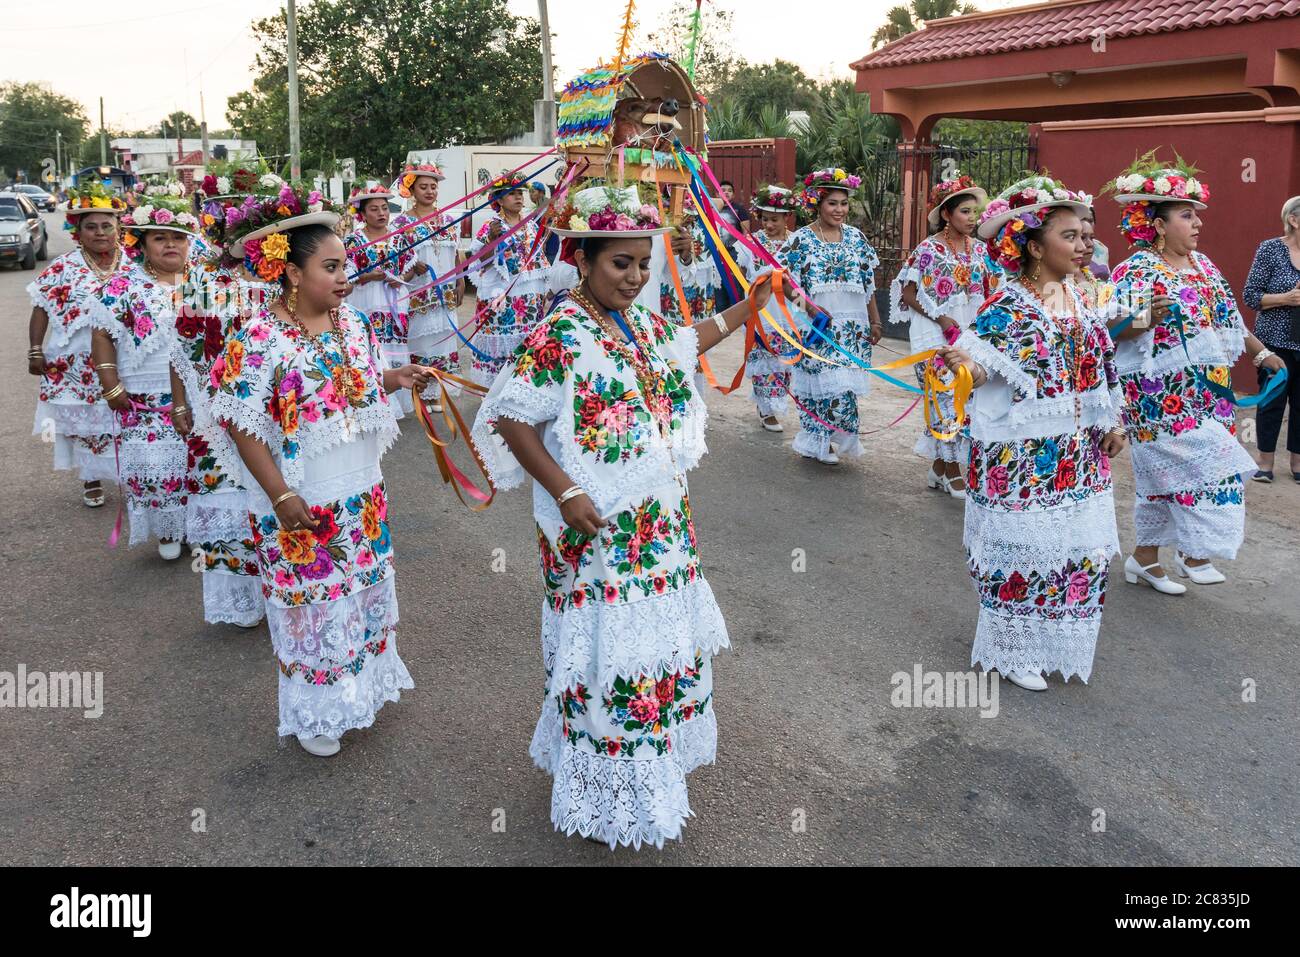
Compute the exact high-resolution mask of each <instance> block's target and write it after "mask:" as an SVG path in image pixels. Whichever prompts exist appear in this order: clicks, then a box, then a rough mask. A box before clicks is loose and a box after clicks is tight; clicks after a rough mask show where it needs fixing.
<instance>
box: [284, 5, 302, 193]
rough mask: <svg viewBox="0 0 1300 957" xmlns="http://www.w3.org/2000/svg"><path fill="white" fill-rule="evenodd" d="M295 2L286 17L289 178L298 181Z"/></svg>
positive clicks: (287, 7) (298, 132)
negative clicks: (287, 41)
mask: <svg viewBox="0 0 1300 957" xmlns="http://www.w3.org/2000/svg"><path fill="white" fill-rule="evenodd" d="M293 2H294V0H288V2H287V4H286V9H285V19H286V21H287V25H288V28H289V30H288V33H289V36H288V40H289V180H290V182H294V183H296V182H298V181H299V180H301V179H302V155H301V148H302V142H301V139H300V136H301V132H300V129H299V126H298V15H297V11H296V10H294V6H293Z"/></svg>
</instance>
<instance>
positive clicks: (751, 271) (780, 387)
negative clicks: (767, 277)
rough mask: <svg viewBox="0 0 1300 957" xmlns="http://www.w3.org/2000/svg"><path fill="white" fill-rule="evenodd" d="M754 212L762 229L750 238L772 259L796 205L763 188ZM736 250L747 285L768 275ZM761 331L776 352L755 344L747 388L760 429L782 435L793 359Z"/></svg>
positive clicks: (776, 337)
mask: <svg viewBox="0 0 1300 957" xmlns="http://www.w3.org/2000/svg"><path fill="white" fill-rule="evenodd" d="M754 209H756V210H758V221H759V225H760V226H762V228H761V229H760V230H759V231H758V232H756V233H750V234H749V238H750V240H751V241H753V242H755V243H757V244H758V245H759V246H761V247H762V248H763V249H764V250H766V251H767V254H768V255H769V256H772V257H773V258H775V257H776V256H778V255H779V254H780V252H781V249H782V247H783V246H785V244H786V241H787V240H788V239H789V238H790V217H791V216H792V215H794V214H795V213H797V212H798V209H799V201H798V200H797V199H796V198H795V195H794V193H792V192H791V191H790V190H788V189H786V188H785V187H784V186H768V185H763V186H760V187H759V188H758V189H757V190H756V191H755V193H754ZM737 248H738V249H739V252H738V254H737V256H736V265H738V266H739V267H740V268H741V269H743V270H745V276H746V278H747V279H749V281H750V282H753V281H754V279H755V278H756V277H758V276H759V275H761V274H762V273H765V272H771V270H772V267H771V265H769V264H768V263H767V261H766V260H763V259H760V258H759V257H757V256H756V255H755V254H754V253H753V252H751V251H750V248H749V247H748V246H741V245H739V244H737ZM761 328H762V329H763V331H764V334H765V335H766V337H767V341H768V344H769V345H771V346H772V349H774V350H775V352H773V351H772V350H770V349H768V348H767V346H764V345H763V342H762V340H759V341H758V342H756V343H755V344H754V348H753V349H751V350H750V352H749V356H748V357H747V359H746V365H748V367H749V382H750V388H751V389H752V390H753V396H754V405H756V406H757V407H758V417H759V419H761V420H762V422H763V428H764V429H766V430H767V431H768V432H784V431H785V427H784V426H782V425H781V420H780V419H779V418H777V416H780V415H783V414H784V413H785V410H786V406H787V405H788V404H789V402H788V399H789V396H790V370H791V368H792V365H793V363H791V362H789V361H785V360H788V359H791V358H793V355H794V350H793V349H792V347H791V346H790V345H789V343H788V342H787V341H786V340H785V339H784V338H783V337H782V336H781V335H780V334H778V333H777V332H774V331H773V330H772V328H771V327H770V326H762V327H761Z"/></svg>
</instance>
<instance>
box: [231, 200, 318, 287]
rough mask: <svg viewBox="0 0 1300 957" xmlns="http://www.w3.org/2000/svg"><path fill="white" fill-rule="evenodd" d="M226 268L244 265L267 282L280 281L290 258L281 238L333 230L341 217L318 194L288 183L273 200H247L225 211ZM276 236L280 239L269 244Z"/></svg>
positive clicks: (284, 239)
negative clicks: (303, 230) (302, 230)
mask: <svg viewBox="0 0 1300 957" xmlns="http://www.w3.org/2000/svg"><path fill="white" fill-rule="evenodd" d="M225 215H226V230H225V238H226V257H225V263H226V265H228V266H229V265H234V264H235V263H239V262H242V263H243V264H244V266H245V267H246V268H247V269H248V271H249V272H250V273H252V274H253V275H255V276H257V277H258V278H259V279H261V280H263V281H264V282H270V281H272V280H273V279H279V278H280V274H281V273H283V272H284V263H285V261H286V257H287V255H288V239H287V238H286V237H284V236H280V234H282V233H285V232H287V231H288V230H290V229H297V228H298V227H300V226H314V225H321V226H328V227H330V228H333V227H334V226H335V225H336V224H337V223H338V221H339V214H338V212H337V211H336V210H334V209H333V208H332V207H331V206H330V205H329V203H328V202H327V201H326V200H325V198H324V197H323V196H321V194H320V192H319V191H317V190H314V189H313V190H308V189H306V188H305V187H303V186H301V185H299V186H298V187H296V188H295V187H293V186H290V185H289V184H288V183H286V184H285V185H284V186H282V187H281V188H280V192H279V193H277V194H276V195H274V196H245V197H244V200H243V202H242V203H240V204H239V205H237V206H231V207H230V208H229V209H227V210H226V213H225ZM273 236H279V239H277V240H275V241H273V242H271V243H270V244H269V246H268V243H267V240H269V239H270V238H271V237H273Z"/></svg>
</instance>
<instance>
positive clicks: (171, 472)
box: [91, 263, 187, 545]
mask: <svg viewBox="0 0 1300 957" xmlns="http://www.w3.org/2000/svg"><path fill="white" fill-rule="evenodd" d="M182 294H183V287H182V288H181V289H178V288H176V287H174V286H166V285H163V284H162V283H159V282H157V281H156V280H155V279H154V278H153V277H152V276H150V275H149V274H148V273H147V272H145V270H144V268H143V267H142V266H140V265H139V264H138V263H132V264H130V265H128V266H126V267H124V268H123V269H120V270H119V271H118V272H116V273H114V274H113V275H112V276H110V277H109V279H108V280H107V281H106V282H105V283H104V285H103V286H101V287H100V290H99V299H98V301H96V302H95V303H94V304H93V305H92V307H91V313H92V315H91V323H92V324H93V326H94V327H95V328H96V329H102V330H104V331H105V332H107V333H108V334H109V335H110V336H111V337H112V338H113V342H114V343H115V344H116V346H117V374H118V379H119V381H120V382H121V383H122V385H123V386H124V387H125V389H126V391H127V394H128V395H129V396H130V399H131V402H132V407H131V408H130V409H126V410H123V411H120V412H118V413H116V418H117V434H116V436H115V439H114V441H115V442H116V444H117V461H118V466H119V469H118V473H119V478H118V484H119V485H121V487H122V492H123V495H124V496H125V498H126V511H127V515H128V517H129V518H130V521H131V536H130V539H129V543H130V544H131V545H138V544H140V543H142V542H147V541H148V540H149V539H150V538H158V539H160V540H165V541H180V540H181V539H183V538H184V537H185V503H186V499H187V496H186V493H185V472H186V450H185V440H184V439H182V438H181V437H180V434H179V433H178V432H177V431H176V429H175V428H174V427H173V426H172V420H171V404H172V383H171V366H170V363H171V356H172V348H173V347H174V345H175V343H176V312H177V308H178V303H179V300H180V297H181V295H182Z"/></svg>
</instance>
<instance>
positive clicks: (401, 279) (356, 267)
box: [344, 186, 428, 418]
mask: <svg viewBox="0 0 1300 957" xmlns="http://www.w3.org/2000/svg"><path fill="white" fill-rule="evenodd" d="M392 198H393V193H392V192H391V191H390V190H388V189H386V188H384V187H383V186H372V187H370V188H369V189H364V190H356V191H355V192H353V194H352V199H351V203H352V208H353V209H355V210H356V214H355V215H356V219H357V227H356V229H355V230H353V231H352V232H351V233H349V234H348V237H347V239H346V240H345V241H344V244H345V246H346V247H347V251H348V257H349V259H350V264H351V276H352V282H353V286H352V292H351V293H349V294H348V305H350V306H352V308H354V309H356V310H357V311H358V312H360V313H361V314H362V315H363V316H365V317H366V319H367V320H369V322H370V325H371V327H372V328H373V329H374V330H375V335H376V336H377V337H378V338H379V345H380V347H381V348H382V349H383V350H384V362H385V363H386V367H387V368H389V369H399V368H402V367H403V366H405V365H407V364H409V363H410V361H411V346H410V342H409V341H408V337H407V324H408V322H409V320H410V316H409V315H408V313H407V308H408V306H407V300H406V299H404V298H402V297H403V296H404V295H405V293H406V283H407V282H408V281H409V280H411V279H416V278H417V277H418V278H419V280H420V281H421V282H423V281H424V277H425V276H426V275H427V272H428V267H427V266H425V265H424V263H421V262H418V261H416V259H415V257H414V256H412V255H411V251H410V249H408V248H407V243H408V239H407V237H406V235H405V234H400V233H399V234H398V235H396V236H390V235H388V234H389V233H391V232H392V231H393V230H392V227H391V226H390V225H389V215H390V213H389V210H388V201H389V200H390V199H392ZM384 237H387V238H384ZM411 409H412V406H411V397H410V396H409V395H398V396H395V397H394V406H393V413H394V414H395V415H396V416H397V417H398V418H401V417H402V415H403V413H405V412H410V411H411Z"/></svg>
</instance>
